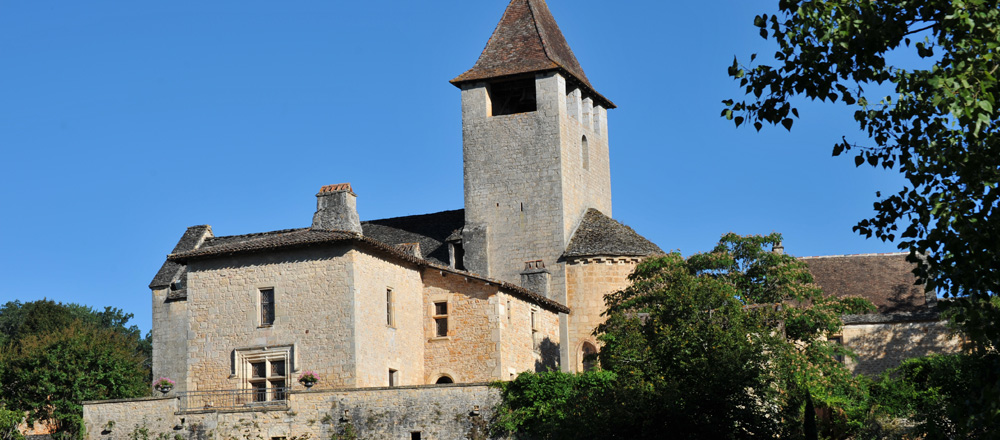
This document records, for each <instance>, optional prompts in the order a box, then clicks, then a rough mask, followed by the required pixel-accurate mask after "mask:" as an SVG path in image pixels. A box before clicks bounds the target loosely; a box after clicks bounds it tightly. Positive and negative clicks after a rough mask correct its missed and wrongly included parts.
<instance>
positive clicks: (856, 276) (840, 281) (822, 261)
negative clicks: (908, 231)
mask: <svg viewBox="0 0 1000 440" xmlns="http://www.w3.org/2000/svg"><path fill="white" fill-rule="evenodd" d="M906 256H907V254H906V253H890V254H861V255H833V256H822V257H799V260H800V261H803V262H805V263H806V264H808V265H809V272H811V273H812V275H813V278H814V279H815V281H816V284H819V286H820V287H822V288H823V292H824V293H826V294H829V295H835V296H838V297H844V296H860V297H862V298H865V299H867V300H869V301H871V302H872V303H873V304H875V306H876V307H878V313H881V314H893V313H920V312H925V311H927V309H928V307H927V306H928V305H929V302H928V299H930V300H931V301H933V300H934V299H935V296H934V294H933V293H932V294H930V295H928V294H927V293H925V292H924V287H923V286H922V285H917V284H915V283H916V281H917V278H916V276H915V275H913V272H912V271H913V268H914V265H913V263H910V262H907V261H906Z"/></svg>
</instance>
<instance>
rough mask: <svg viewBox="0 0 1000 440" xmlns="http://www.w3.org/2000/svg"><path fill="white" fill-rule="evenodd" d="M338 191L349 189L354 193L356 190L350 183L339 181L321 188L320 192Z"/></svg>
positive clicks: (348, 190)
mask: <svg viewBox="0 0 1000 440" xmlns="http://www.w3.org/2000/svg"><path fill="white" fill-rule="evenodd" d="M338 191H347V192H349V193H352V194H353V193H354V190H352V189H351V184H350V183H338V184H336V185H326V186H324V187H322V188H320V189H319V193H320V194H323V193H329V192H338Z"/></svg>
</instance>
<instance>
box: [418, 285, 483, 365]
mask: <svg viewBox="0 0 1000 440" xmlns="http://www.w3.org/2000/svg"><path fill="white" fill-rule="evenodd" d="M423 278H424V305H423V310H424V315H423V323H424V333H423V336H424V341H426V351H425V355H424V362H425V366H424V368H425V372H426V378H425V383H434V382H435V381H437V380H438V379H439V378H440V377H441V376H448V377H450V378H451V379H452V380H453V381H455V382H456V383H460V382H485V381H489V380H496V379H498V378H499V376H498V373H499V371H500V353H499V350H498V345H499V344H498V343H499V338H500V328H499V324H498V322H497V321H498V316H497V315H498V310H497V307H498V306H497V302H496V296H497V289H498V287H496V286H494V285H488V284H486V283H484V282H482V281H480V280H475V279H471V278H466V277H464V276H461V275H457V274H452V273H447V272H442V271H438V270H434V269H427V270H425V271H424V277H423ZM442 301H446V302H447V303H448V336H447V337H437V336H436V327H435V321H434V303H435V302H442Z"/></svg>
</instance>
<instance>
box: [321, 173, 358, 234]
mask: <svg viewBox="0 0 1000 440" xmlns="http://www.w3.org/2000/svg"><path fill="white" fill-rule="evenodd" d="M312 229H325V230H335V231H349V232H354V233H356V234H361V219H360V218H359V217H358V196H357V194H354V191H353V190H352V189H351V184H350V183H341V184H337V185H327V186H324V187H322V188H320V190H319V194H316V214H315V215H313V223H312Z"/></svg>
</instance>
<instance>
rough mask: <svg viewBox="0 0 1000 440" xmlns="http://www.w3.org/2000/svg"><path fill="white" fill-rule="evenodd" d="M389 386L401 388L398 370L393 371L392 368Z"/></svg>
mask: <svg viewBox="0 0 1000 440" xmlns="http://www.w3.org/2000/svg"><path fill="white" fill-rule="evenodd" d="M389 386H391V387H395V386H399V371H398V370H393V369H392V368H390V369H389Z"/></svg>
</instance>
